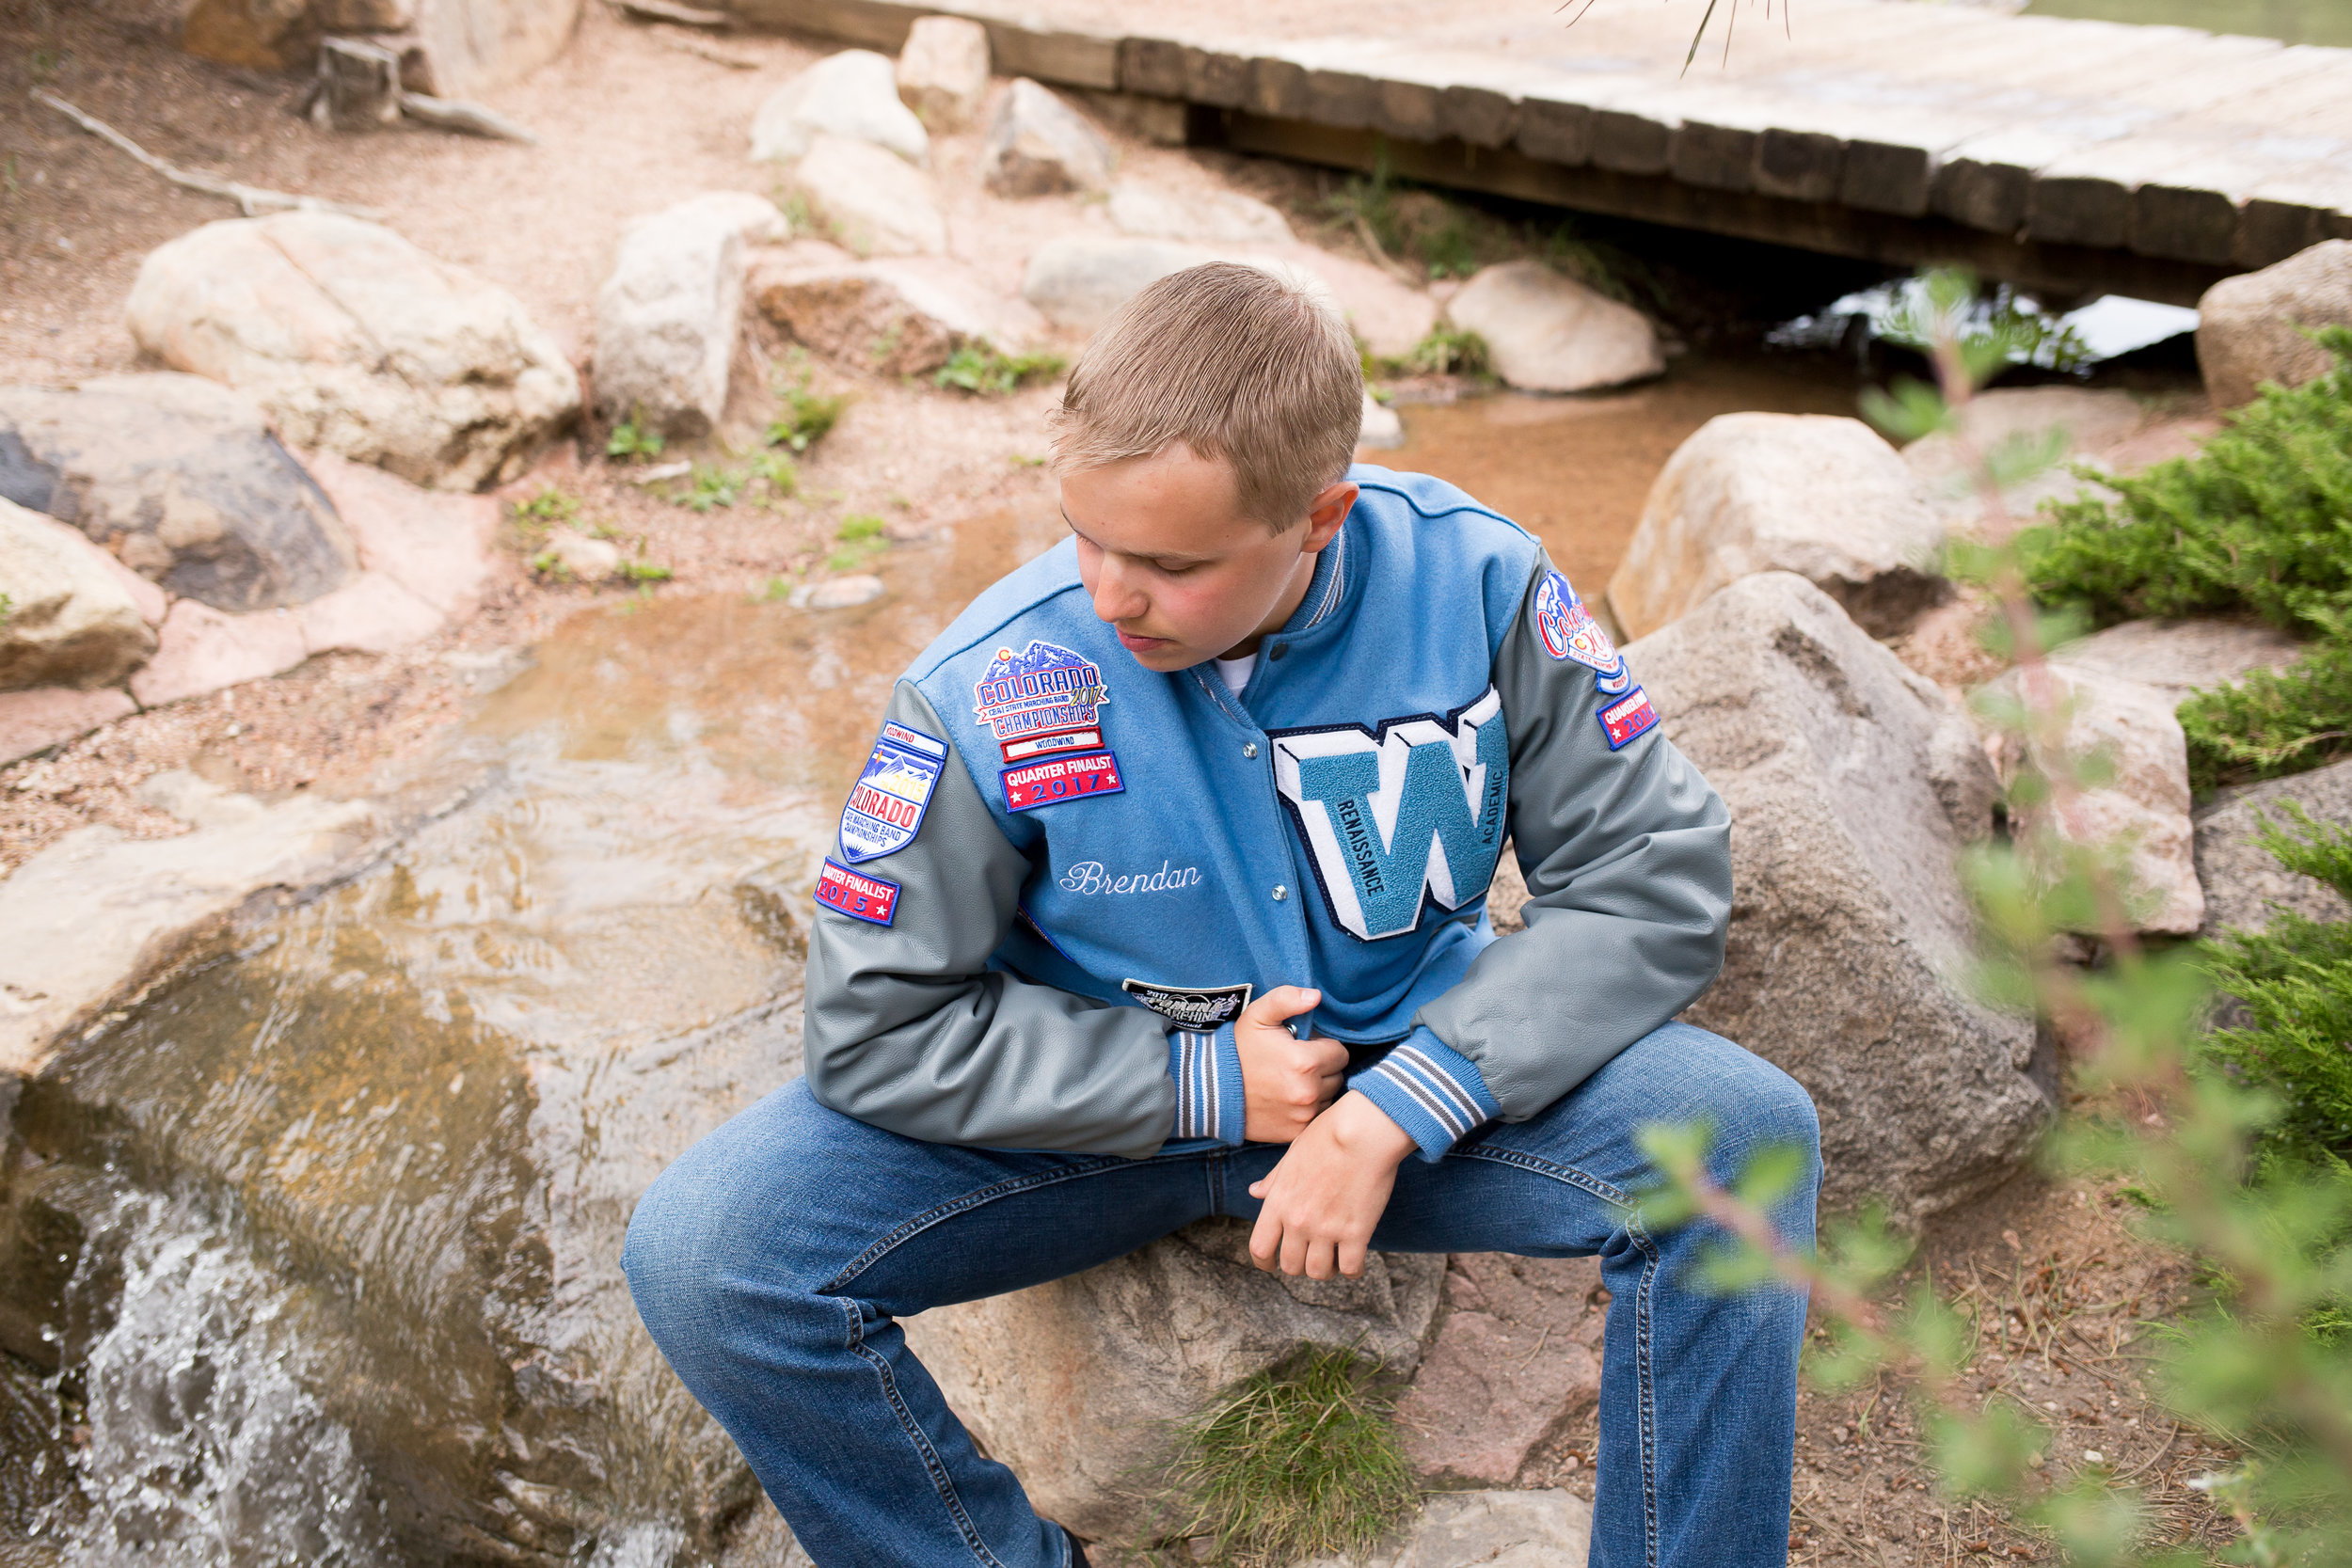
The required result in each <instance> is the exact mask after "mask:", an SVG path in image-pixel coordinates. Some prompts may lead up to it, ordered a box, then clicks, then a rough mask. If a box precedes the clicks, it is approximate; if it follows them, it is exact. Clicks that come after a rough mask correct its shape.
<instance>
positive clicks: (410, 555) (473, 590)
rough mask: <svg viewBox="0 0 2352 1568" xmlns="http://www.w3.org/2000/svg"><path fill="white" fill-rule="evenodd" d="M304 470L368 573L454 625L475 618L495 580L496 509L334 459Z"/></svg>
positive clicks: (323, 457)
mask: <svg viewBox="0 0 2352 1568" xmlns="http://www.w3.org/2000/svg"><path fill="white" fill-rule="evenodd" d="M303 463H304V465H305V466H306V467H309V468H310V476H311V477H312V478H313V479H315V480H317V481H318V482H319V488H320V489H322V490H325V491H326V495H327V499H330V500H332V501H333V502H334V503H335V510H336V511H337V512H338V513H340V514H342V519H343V525H344V526H345V527H346V528H348V529H350V530H351V534H352V537H353V539H355V540H356V541H357V542H358V546H359V565H360V568H361V569H362V570H363V571H369V572H381V573H383V574H384V575H385V576H387V577H389V578H392V580H394V581H395V582H397V583H399V584H400V586H401V587H403V588H405V589H406V590H408V592H409V593H411V594H415V595H416V596H417V597H418V598H420V599H422V600H423V601H424V602H425V603H426V604H428V605H431V606H432V607H433V608H434V609H435V610H438V611H439V612H440V613H441V614H443V615H445V616H448V617H450V618H451V619H453V620H464V619H465V618H466V617H467V616H469V615H470V614H472V613H473V611H474V609H475V607H476V606H477V605H479V604H480V603H481V602H482V590H483V587H484V585H485V583H486V582H487V581H488V580H489V576H490V565H491V563H490V541H491V538H492V536H493V535H494V533H495V532H496V531H497V529H498V520H499V509H498V502H497V501H495V500H493V499H490V498H489V497H487V496H464V495H453V494H451V493H449V492H447V491H438V490H424V489H420V488H419V487H418V486H416V485H414V484H410V483H408V482H407V481H405V480H403V479H399V478H396V477H395V476H393V475H391V474H388V473H386V472H385V471H384V470H383V469H381V468H376V467H369V466H367V465H365V464H361V463H354V462H351V461H350V460H348V459H346V458H342V457H338V456H336V455H334V454H333V453H332V452H325V451H322V452H316V453H310V454H308V455H306V456H305V457H304V458H303Z"/></svg>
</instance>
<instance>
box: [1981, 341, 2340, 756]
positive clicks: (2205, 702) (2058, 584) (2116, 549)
mask: <svg viewBox="0 0 2352 1568" xmlns="http://www.w3.org/2000/svg"><path fill="white" fill-rule="evenodd" d="M2315 336H2316V337H2317V338H2318V340H2319V341H2320V342H2322V343H2324V344H2326V345H2327V346H2328V349H2329V350H2330V351H2332V352H2333V353H2334V354H2335V356H2336V364H2335V367H2334V369H2333V370H2331V371H2329V372H2328V373H2327V374H2325V375H2322V376H2319V377H2318V378H2316V379H2314V380H2312V381H2309V382H2306V383H2305V384H2304V385H2302V386H2300V387H2296V388H2284V387H2279V386H2276V385H2273V386H2266V387H2265V388H2263V389H2262V393H2261V395H2260V396H2259V397H2257V398H2256V399H2255V400H2254V402H2253V403H2251V404H2249V405H2247V406H2246V407H2245V408H2243V409H2240V410H2238V411H2237V412H2235V413H2233V414H2232V415H2230V416H2229V417H2228V418H2229V423H2228V424H2227V425H2226V426H2225V427H2224V428H2223V429H2222V430H2221V431H2220V432H2219V433H2218V434H2217V435H2216V436H2213V438H2212V439H2210V440H2208V441H2207V442H2206V443H2205V445H2204V449H2203V450H2202V451H2200V452H2198V453H2197V454H2196V455H2195V456H2193V457H2185V458H2174V459H2172V460H2171V461H2169V462H2165V463H2159V464H2157V465H2155V466H2154V467H2152V468H2150V469H2148V470H2147V471H2146V472H2145V473H2141V474H2137V475H2134V476H2132V477H2130V478H2127V479H2117V478H2109V477H2105V476H2097V477H2098V480H2099V483H2101V484H2102V485H2104V486H2106V488H2107V489H2108V490H2110V491H2112V492H2113V493H2114V495H2115V498H2116V499H2114V500H2113V501H2112V502H2109V501H2106V500H2101V499H2097V498H2096V497H2086V498H2085V499H2079V500H2075V501H2073V502H2069V503H2065V504H2061V505H2058V506H2054V507H2053V508H2051V509H2050V512H2049V517H2050V521H2049V522H2048V523H2047V524H2045V525H2043V526H2042V527H2039V528H2035V529H2030V530H2028V531H2026V532H2025V533H2022V534H2020V535H2019V537H2018V543H2019V548H2020V552H2021V556H2022V559H2023V562H2024V567H2025V571H2026V580H2027V582H2028V583H2029V584H2030V586H2031V587H2032V590H2033V594H2034V596H2035V597H2036V598H2037V599H2039V600H2041V601H2042V603H2044V604H2046V605H2051V606H2054V607H2058V608H2062V609H2066V610H2074V611H2075V612H2076V613H2079V614H2083V615H2087V616H2088V617H2090V618H2091V619H2093V620H2096V621H2098V622H2100V623H2102V624H2105V623H2109V622H2114V621H2121V620H2128V619H2132V618H2135V617H2138V616H2152V615H2210V614H2224V615H2226V614H2232V613H2251V614H2254V615H2258V616H2260V617H2261V618H2263V619H2264V620H2265V621H2268V622H2270V623H2271V624H2272V625H2273V626H2280V627H2283V628H2285V629H2287V630H2289V631H2294V632H2298V633H2301V634H2303V635H2305V636H2311V635H2313V634H2316V636H2317V638H2318V639H2319V641H2317V642H2316V643H2315V645H2314V646H2313V647H2312V649H2311V650H2310V651H2309V652H2307V653H2306V654H2305V656H2304V657H2303V658H2302V659H2301V660H2300V661H2299V662H2297V663H2296V664H2294V665H2291V666H2289V667H2288V668H2287V669H2285V670H2281V671H2277V672H2257V673H2253V674H2251V675H2249V677H2248V678H2247V680H2246V681H2245V683H2244V684H2243V685H2242V686H2240V687H2238V688H2235V689H2219V690H2213V691H2201V692H2199V693H2198V694H2197V695H2195V696H2194V697H2191V698H2190V699H2189V700H2188V701H2187V702H2186V703H2185V704H2183V705H2182V706H2181V709H2180V719H2181V727H2182V729H2183V730H2184V731H2185V733H2186V734H2187V736H2188V750H2189V772H2190V777H2191V779H2192V781H2193V782H2194V783H2195V784H2196V785H2197V787H2198V788H2200V789H2211V788H2214V787H2216V786H2217V785H2219V784H2236V783H2240V782H2243V781H2246V780H2250V779H2264V778H2275V777H2278V776H2280V775H2282V774H2287V773H2297V772H2301V771H2302V770H2304V769H2305V768H2316V767H2318V766H2319V765H2321V764H2322V763H2325V762H2328V761H2331V760H2333V759H2334V758H2336V757H2339V756H2343V755H2345V754H2346V753H2347V752H2352V328H2346V327H2342V326H2332V327H2327V328H2323V329H2322V330H2321V331H2320V332H2318V333H2317V334H2315ZM2086 477H2093V476H2086Z"/></svg>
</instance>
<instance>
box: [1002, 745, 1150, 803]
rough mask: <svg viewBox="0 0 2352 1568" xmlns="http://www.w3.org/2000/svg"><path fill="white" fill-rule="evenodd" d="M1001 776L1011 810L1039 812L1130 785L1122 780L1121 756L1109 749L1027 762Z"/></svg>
mask: <svg viewBox="0 0 2352 1568" xmlns="http://www.w3.org/2000/svg"><path fill="white" fill-rule="evenodd" d="M998 776H999V777H1000V778H1001V779H1002V780H1003V781H1004V785H1005V809H1006V810H1007V811H1035V810H1036V809H1037V808H1038V807H1040V806H1051V805H1057V804H1059V803H1060V802H1061V801H1064V800H1081V799H1084V798H1085V797H1088V796H1092V795H1117V794H1119V793H1120V791H1122V790H1124V789H1125V788H1126V787H1127V786H1126V785H1125V784H1122V783H1121V782H1120V777H1119V758H1117V757H1116V756H1114V755H1112V754H1111V753H1110V752H1084V753H1082V754H1080V755H1078V756H1074V757H1054V758H1051V759H1050V760H1048V761H1045V762H1032V763H1027V764H1025V765H1024V766H1022V767H1019V768H1006V769H1005V770H1004V772H1003V773H1002V774H1000V775H998Z"/></svg>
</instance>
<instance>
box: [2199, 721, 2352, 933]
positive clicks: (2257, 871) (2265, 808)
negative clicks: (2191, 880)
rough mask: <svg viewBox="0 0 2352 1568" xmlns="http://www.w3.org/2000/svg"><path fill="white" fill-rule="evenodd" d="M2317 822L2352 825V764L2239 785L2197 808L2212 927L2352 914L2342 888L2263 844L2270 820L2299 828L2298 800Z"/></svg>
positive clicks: (2251, 928)
mask: <svg viewBox="0 0 2352 1568" xmlns="http://www.w3.org/2000/svg"><path fill="white" fill-rule="evenodd" d="M2291 805H2292V806H2300V807H2301V808H2302V809H2303V812H2304V814H2305V815H2306V816H2310V817H2312V819H2313V820H2314V821H2318V822H2324V823H2326V824H2328V826H2330V827H2334V828H2339V829H2341V828H2352V762H2339V763H2334V764H2331V765H2330V766H2328V767H2326V768H2316V769H2314V770H2312V772H2309V773H2297V774H2295V775H2294V776H2293V777H2291V778H2284V779H2271V780H2268V781H2266V782H2265V783H2263V784H2249V785H2248V786H2247V787H2246V788H2244V789H2237V790H2232V791H2231V792H2230V793H2229V794H2228V795H2226V796H2224V797H2223V798H2222V799H2220V800H2216V801H2214V802H2213V803H2212V804H2211V805H2209V806H2207V807H2205V808H2204V809H2203V810H2201V811H2200V812H2199V813H2198V814H2197V879H2198V882H2199V884H2200V885H2201V887H2202V888H2203V889H2204V894H2205V930H2206V932H2207V933H2208V934H2211V933H2213V932H2216V931H2221V930H2225V929H2233V928H2234V929H2237V930H2246V931H2258V930H2260V929H2262V928H2263V927H2265V926H2267V925H2269V924H2270V920H2271V916H2272V915H2273V914H2274V913H2275V912H2276V911H2278V910H2280V909H2287V910H2292V911H2294V912H2296V914H2299V915H2301V916H2303V918H2304V919H2306V920H2352V907H2347V906H2346V905H2345V904H2344V900H2343V898H2341V897H2339V896H2338V895H2337V894H2336V890H2335V889H2334V888H2331V887H2329V886H2328V884H2327V883H2325V882H2321V881H2315V880H2313V879H2311V878H2309V877H2304V876H2298V875H2297V874H2296V873H2295V872H2292V871H2289V870H2288V869H2287V868H2286V867H2284V866H2282V865H2280V863H2278V861H2277V860H2276V859H2274V858H2273V857H2272V855H2271V853H2270V851H2269V850H2267V849H2265V848H2264V847H2262V844H2261V837H2262V830H2263V824H2264V822H2265V820H2267V821H2268V822H2270V823H2271V824H2272V825H2274V826H2277V827H2280V828H2282V829H2285V830H2286V831H2287V832H2288V833H2289V834H2290V836H2293V835H2295V834H2296V832H2297V829H2296V824H2295V822H2294V819H2293V818H2292V817H2291V816H2289V815H2288V808H2289V807H2290V806H2291Z"/></svg>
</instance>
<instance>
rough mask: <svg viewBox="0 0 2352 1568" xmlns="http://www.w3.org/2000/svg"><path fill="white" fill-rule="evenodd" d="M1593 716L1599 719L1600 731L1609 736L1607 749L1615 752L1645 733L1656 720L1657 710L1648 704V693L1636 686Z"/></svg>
mask: <svg viewBox="0 0 2352 1568" xmlns="http://www.w3.org/2000/svg"><path fill="white" fill-rule="evenodd" d="M1593 717H1594V718H1596V719H1597V720H1599V721H1600V727H1601V730H1602V732H1603V733H1604V734H1606V735H1607V736H1609V749H1610V750H1611V751H1613V752H1616V751H1622V750H1624V749H1625V747H1626V746H1627V745H1628V744H1629V743H1630V742H1631V741H1633V740H1634V739H1635V738H1636V737H1638V736H1643V735H1645V734H1647V733H1648V731H1649V729H1650V727H1651V726H1652V725H1654V724H1656V723H1657V722H1658V710H1657V709H1656V708H1654V707H1652V706H1651V705H1650V700H1649V693H1648V692H1646V691H1645V690H1643V689H1641V688H1640V687H1638V686H1637V687H1635V688H1634V689H1632V691H1630V692H1629V693H1628V694H1627V695H1625V696H1623V697H1620V698H1618V699H1617V700H1616V701H1615V702H1613V703H1611V704H1609V705H1607V706H1606V707H1603V708H1602V709H1600V711H1599V712H1597V713H1596V714H1594V715H1593Z"/></svg>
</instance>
